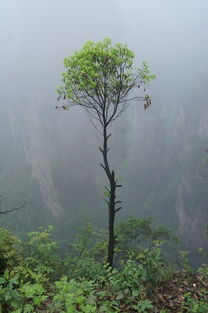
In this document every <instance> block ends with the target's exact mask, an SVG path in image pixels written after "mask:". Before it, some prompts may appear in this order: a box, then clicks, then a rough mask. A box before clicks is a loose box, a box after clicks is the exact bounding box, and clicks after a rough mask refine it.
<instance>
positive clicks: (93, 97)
mask: <svg viewBox="0 0 208 313" xmlns="http://www.w3.org/2000/svg"><path fill="white" fill-rule="evenodd" d="M134 57H135V56H134V53H133V51H131V50H130V49H128V48H127V45H123V44H121V43H117V44H115V45H114V46H113V45H112V40H111V39H108V38H107V39H105V40H103V41H101V42H97V43H96V42H93V41H88V42H87V43H86V44H85V45H84V46H83V48H82V49H81V50H80V51H77V52H76V53H75V54H73V55H72V56H69V57H67V58H65V59H64V66H65V68H66V71H65V72H64V73H63V83H64V86H63V87H59V88H58V92H59V94H60V95H61V96H63V98H67V99H69V100H71V103H72V104H78V105H82V106H83V107H86V108H88V109H89V108H90V109H94V108H95V106H96V107H97V109H99V106H100V104H101V103H102V102H103V98H106V99H107V103H108V107H109V105H113V104H114V103H116V102H120V101H123V100H124V99H126V96H127V95H128V94H129V91H130V90H131V89H132V88H133V87H134V86H138V84H139V83H140V84H144V83H146V82H148V81H150V80H152V79H154V78H155V76H154V75H151V74H150V71H149V68H148V66H147V64H146V63H145V62H143V68H142V69H139V68H137V69H134V68H133V61H134ZM118 100H119V101H118Z"/></svg>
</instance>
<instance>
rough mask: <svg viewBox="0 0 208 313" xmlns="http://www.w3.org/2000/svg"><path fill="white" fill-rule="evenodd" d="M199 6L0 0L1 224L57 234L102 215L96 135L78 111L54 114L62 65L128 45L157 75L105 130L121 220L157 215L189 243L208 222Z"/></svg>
mask: <svg viewBox="0 0 208 313" xmlns="http://www.w3.org/2000/svg"><path fill="white" fill-rule="evenodd" d="M207 10H208V3H207V1H206V0H200V1H195V0H182V1H179V0H175V1H167V0H166V1H165V0H158V1H154V0H141V1H140V0H130V1H128V2H127V1H124V0H120V1H119V0H117V1H116V0H114V1H113V0H108V1H101V0H99V1H98V0H85V1H84V0H76V1H75V0H70V1H67V0H60V1H57V0H44V1H43V0H42V1H40V0H36V1H26V0H18V1H15V0H13V1H12V0H2V1H1V10H0V16H1V51H0V55H1V58H0V60H1V61H0V62H1V84H0V88H1V114H0V142H1V155H0V160H1V162H0V181H1V189H0V193H1V195H2V196H3V197H5V196H6V197H7V199H5V200H4V202H3V203H2V204H1V206H4V207H5V208H7V207H12V206H14V205H16V204H18V203H20V202H21V200H22V199H23V198H24V196H25V195H26V196H27V198H28V199H29V200H28V205H27V207H26V208H25V209H24V210H21V211H19V212H16V213H13V214H12V215H8V216H4V217H1V224H2V225H7V226H8V225H10V227H11V228H13V229H16V230H17V231H24V230H31V229H32V228H34V227H37V226H38V225H45V224H49V223H55V224H56V225H57V232H58V233H59V235H60V236H62V237H63V236H66V235H67V234H70V233H72V232H73V231H74V229H76V228H77V226H79V225H81V224H82V223H83V222H84V221H86V220H90V221H93V222H95V223H97V224H98V225H102V226H104V225H105V224H106V220H107V212H106V208H105V203H104V202H103V200H102V192H103V187H104V184H105V180H104V178H103V177H104V175H103V172H102V169H101V168H100V167H99V163H100V155H99V151H98V144H99V140H100V139H99V135H98V134H97V133H96V131H95V129H94V128H93V126H92V125H91V124H90V121H89V120H88V117H87V115H86V114H85V112H84V111H82V110H81V109H80V108H73V110H69V111H67V112H62V111H57V110H55V107H56V105H57V100H56V98H57V95H56V86H57V85H58V84H61V72H62V71H63V65H62V64H63V58H64V57H65V56H68V55H70V54H72V53H73V52H74V51H76V50H78V49H80V48H81V47H82V45H83V44H84V43H85V42H86V41H87V40H95V41H97V40H102V39H103V38H105V37H110V38H112V39H113V41H114V42H117V41H121V42H125V43H127V44H128V46H129V48H131V49H132V50H133V51H134V52H135V54H136V61H137V62H138V64H141V61H143V60H146V61H147V62H148V64H149V65H150V68H151V70H152V72H153V73H155V74H156V76H157V78H156V80H155V82H154V83H153V84H152V86H151V89H150V90H148V92H149V93H151V95H152V98H153V104H152V106H151V108H150V109H148V110H146V111H144V110H143V106H142V104H141V103H132V105H131V106H130V107H129V110H128V111H127V112H126V114H125V115H124V116H123V117H122V118H120V119H119V120H118V121H117V122H116V123H115V124H114V126H113V129H112V132H113V138H112V144H111V160H112V163H113V165H114V168H115V169H116V171H117V173H118V176H121V177H122V184H123V188H122V191H121V195H120V196H121V198H122V200H123V203H124V204H123V207H124V210H123V211H122V212H121V213H119V217H118V218H119V219H124V218H126V217H128V216H131V215H134V216H141V215H149V214H151V215H154V216H155V220H156V221H157V222H160V223H164V224H165V225H167V226H170V227H172V228H174V229H175V230H176V231H178V233H179V234H180V235H182V238H183V240H184V243H185V244H187V245H189V246H190V244H191V245H192V247H199V246H201V244H202V242H205V225H206V224H207V223H208V222H207V221H208V205H207V189H208V178H207V177H206V176H207V174H206V173H207V172H208V170H207V168H208V165H207V164H206V159H207V158H208V155H207V153H206V149H207V148H208V106H207V99H208V97H207V96H208V94H207V93H208V90H207V84H208V74H207V73H208V63H207V55H208V45H207V34H206V32H207V27H208V21H207Z"/></svg>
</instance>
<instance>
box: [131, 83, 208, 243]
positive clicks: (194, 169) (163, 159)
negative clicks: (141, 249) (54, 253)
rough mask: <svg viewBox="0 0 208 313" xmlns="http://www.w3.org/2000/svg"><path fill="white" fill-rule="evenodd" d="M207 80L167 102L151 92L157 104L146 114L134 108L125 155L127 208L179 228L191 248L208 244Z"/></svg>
mask: <svg viewBox="0 0 208 313" xmlns="http://www.w3.org/2000/svg"><path fill="white" fill-rule="evenodd" d="M206 82H207V79H205V78H204V79H203V80H201V81H198V82H197V84H196V83H194V84H193V86H191V90H190V89H187V90H186V91H184V95H181V96H180V97H178V99H174V98H172V99H171V100H170V101H169V103H167V104H162V105H161V104H160V103H162V101H163V100H161V99H160V100H159V99H157V96H155V99H154V101H153V106H154V102H158V106H159V108H156V105H155V108H153V107H152V108H151V109H150V110H152V111H151V112H142V111H141V110H140V109H138V108H137V109H135V110H136V111H135V112H134V116H133V118H132V120H131V121H132V131H131V132H130V133H129V136H130V138H132V140H129V142H131V145H130V147H129V148H130V149H129V154H128V157H127V163H128V173H126V174H127V175H129V176H128V177H129V179H128V185H129V186H130V188H129V189H128V188H127V190H126V195H125V196H126V198H128V201H127V202H128V203H130V204H131V207H133V208H134V210H132V212H138V213H139V214H151V215H154V216H155V218H156V220H157V221H158V222H159V223H164V224H166V225H169V226H170V227H172V228H174V229H175V230H176V229H178V233H179V234H180V235H181V237H182V238H183V240H184V243H185V244H186V245H187V246H188V247H189V248H190V247H191V248H193V249H194V248H197V247H200V246H201V245H202V244H206V243H207V238H206V231H205V226H206V224H208V205H207V197H208V192H207V191H208V176H207V173H208V165H207V164H206V159H208V154H207V153H206V150H207V147H208V106H207V98H208V97H207V96H208V95H207V89H206ZM189 88H190V87H189ZM153 98H154V96H153ZM157 100H159V101H157ZM135 116H137V118H135ZM128 161H129V162H128ZM206 176H207V177H206ZM130 210H131V209H130Z"/></svg>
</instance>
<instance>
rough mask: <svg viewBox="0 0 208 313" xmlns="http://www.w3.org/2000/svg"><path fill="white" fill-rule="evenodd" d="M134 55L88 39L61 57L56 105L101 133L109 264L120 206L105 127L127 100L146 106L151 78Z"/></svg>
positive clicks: (124, 48)
mask: <svg viewBox="0 0 208 313" xmlns="http://www.w3.org/2000/svg"><path fill="white" fill-rule="evenodd" d="M134 57H135V56H134V53H133V52H132V51H131V50H130V49H128V47H127V45H125V44H121V43H117V44H115V45H112V41H111V39H104V41H102V42H97V43H96V42H93V41H88V42H87V43H86V44H85V45H84V46H83V48H82V49H81V50H80V51H78V52H76V53H75V54H73V55H71V56H69V57H67V58H65V59H64V66H65V69H66V70H65V72H64V73H63V74H62V75H63V77H62V81H63V86H62V87H59V88H58V93H59V97H58V99H59V100H60V99H64V100H67V102H64V105H61V106H57V108H62V109H63V110H67V109H68V108H69V107H70V106H74V105H79V106H81V107H82V108H84V109H85V110H86V111H87V113H88V115H89V117H90V119H91V122H92V123H93V125H94V126H95V127H96V129H97V130H98V131H99V133H100V134H101V136H102V146H100V147H99V149H100V152H101V154H102V159H103V162H102V163H101V164H100V165H101V167H102V168H103V169H104V172H105V174H106V176H107V179H108V182H109V184H108V186H105V190H106V193H105V194H106V195H107V204H108V216H109V219H108V229H109V239H108V257H107V262H108V263H109V265H110V266H113V258H114V249H115V244H116V236H115V233H114V222H115V215H116V213H117V212H118V211H119V210H120V209H121V206H120V204H121V201H120V200H118V199H117V198H116V190H117V188H119V187H122V186H121V185H120V184H118V181H117V179H116V176H115V172H114V171H113V169H112V168H111V166H110V163H109V158H108V152H109V138H110V136H111V133H110V131H109V129H110V126H111V124H112V123H113V121H115V120H116V119H117V118H118V117H119V116H121V115H122V113H123V112H124V111H125V110H126V108H127V106H128V104H129V103H130V102H132V101H144V109H147V108H148V107H149V105H150V104H151V98H150V97H149V95H147V94H146V95H145V94H144V91H145V85H146V84H147V83H148V82H150V81H151V80H152V79H154V78H155V76H154V75H152V74H151V73H150V71H149V68H148V66H147V64H146V63H145V62H143V65H142V68H134V66H133V61H134ZM138 88H139V89H138Z"/></svg>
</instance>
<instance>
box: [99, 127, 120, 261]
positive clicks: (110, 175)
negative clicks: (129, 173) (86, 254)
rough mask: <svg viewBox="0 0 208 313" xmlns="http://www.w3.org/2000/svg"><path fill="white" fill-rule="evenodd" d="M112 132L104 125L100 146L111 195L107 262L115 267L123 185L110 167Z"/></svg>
mask: <svg viewBox="0 0 208 313" xmlns="http://www.w3.org/2000/svg"><path fill="white" fill-rule="evenodd" d="M109 137H110V134H109V135H108V134H107V126H105V125H104V127H103V148H102V149H101V148H100V151H101V153H102V155H103V162H104V164H101V166H102V167H103V169H104V171H105V173H106V176H107V178H108V181H109V187H106V189H107V191H108V193H109V197H108V201H107V203H108V230H109V238H108V257H107V262H108V263H109V265H110V266H111V267H113V258H114V250H115V234H114V222H115V214H116V212H117V211H118V210H120V209H121V208H118V209H116V203H120V202H121V201H116V188H117V187H121V186H120V185H119V186H118V185H117V184H116V180H115V173H114V171H113V170H111V169H110V166H109V162H108V151H109V148H108V138H109Z"/></svg>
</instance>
